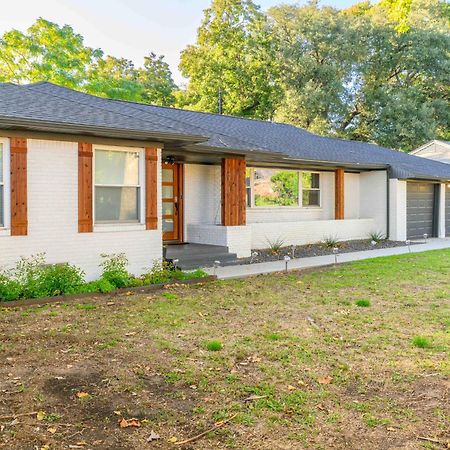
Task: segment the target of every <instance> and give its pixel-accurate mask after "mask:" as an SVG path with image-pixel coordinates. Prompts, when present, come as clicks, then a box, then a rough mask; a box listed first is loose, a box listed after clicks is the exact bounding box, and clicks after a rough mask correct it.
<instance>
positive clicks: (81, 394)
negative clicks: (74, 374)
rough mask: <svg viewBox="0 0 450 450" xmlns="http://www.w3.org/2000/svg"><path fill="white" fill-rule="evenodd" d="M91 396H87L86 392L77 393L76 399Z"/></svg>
mask: <svg viewBox="0 0 450 450" xmlns="http://www.w3.org/2000/svg"><path fill="white" fill-rule="evenodd" d="M90 396H91V394H88V393H87V392H77V397H78V398H89V397H90Z"/></svg>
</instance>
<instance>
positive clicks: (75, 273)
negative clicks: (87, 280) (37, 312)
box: [40, 263, 84, 296]
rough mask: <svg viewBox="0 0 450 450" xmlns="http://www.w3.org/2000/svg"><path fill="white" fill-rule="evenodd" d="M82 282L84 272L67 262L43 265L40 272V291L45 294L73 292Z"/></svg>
mask: <svg viewBox="0 0 450 450" xmlns="http://www.w3.org/2000/svg"><path fill="white" fill-rule="evenodd" d="M83 283H84V272H83V271H82V270H81V269H79V268H78V267H75V266H72V265H70V264H68V263H64V264H54V265H50V266H45V267H44V268H43V270H42V272H41V276H40V285H41V291H42V292H44V291H45V293H46V295H47V296H53V295H63V294H73V293H75V292H77V291H78V289H79V288H80V286H81V285H82V284H83Z"/></svg>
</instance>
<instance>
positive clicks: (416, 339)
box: [412, 336, 431, 348]
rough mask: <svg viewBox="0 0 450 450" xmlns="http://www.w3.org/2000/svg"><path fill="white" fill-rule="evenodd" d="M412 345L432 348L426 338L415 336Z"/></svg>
mask: <svg viewBox="0 0 450 450" xmlns="http://www.w3.org/2000/svg"><path fill="white" fill-rule="evenodd" d="M412 345H413V346H414V347H418V348H429V347H431V344H430V341H429V340H428V338H426V337H425V336H414V337H413V339H412Z"/></svg>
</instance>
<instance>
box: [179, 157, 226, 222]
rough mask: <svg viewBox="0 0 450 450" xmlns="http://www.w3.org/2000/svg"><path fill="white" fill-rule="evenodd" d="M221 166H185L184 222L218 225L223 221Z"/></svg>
mask: <svg viewBox="0 0 450 450" xmlns="http://www.w3.org/2000/svg"><path fill="white" fill-rule="evenodd" d="M220 198H221V169H220V166H208V165H201V164H186V165H185V166H184V222H185V224H190V223H204V224H218V223H220V221H221V207H220V202H221V200H220Z"/></svg>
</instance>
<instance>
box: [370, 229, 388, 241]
mask: <svg viewBox="0 0 450 450" xmlns="http://www.w3.org/2000/svg"><path fill="white" fill-rule="evenodd" d="M369 239H370V240H371V241H374V242H376V243H377V244H378V243H380V242H381V241H383V240H384V239H386V236H385V235H384V234H383V233H382V232H381V231H372V232H371V233H369Z"/></svg>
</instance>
